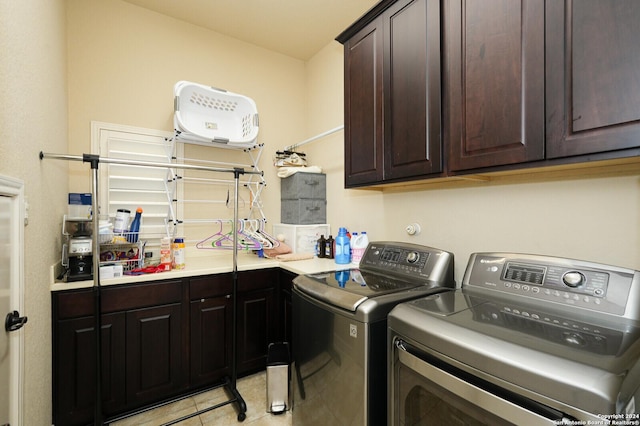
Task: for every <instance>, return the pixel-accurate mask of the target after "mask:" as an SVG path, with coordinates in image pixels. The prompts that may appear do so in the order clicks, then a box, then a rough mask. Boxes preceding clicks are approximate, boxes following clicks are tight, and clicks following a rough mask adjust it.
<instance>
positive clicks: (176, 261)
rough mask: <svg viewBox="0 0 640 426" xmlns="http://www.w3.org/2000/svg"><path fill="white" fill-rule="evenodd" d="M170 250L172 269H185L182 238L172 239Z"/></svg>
mask: <svg viewBox="0 0 640 426" xmlns="http://www.w3.org/2000/svg"><path fill="white" fill-rule="evenodd" d="M172 249H173V263H172V266H173V269H184V267H185V257H184V251H185V245H184V238H174V240H173V244H172Z"/></svg>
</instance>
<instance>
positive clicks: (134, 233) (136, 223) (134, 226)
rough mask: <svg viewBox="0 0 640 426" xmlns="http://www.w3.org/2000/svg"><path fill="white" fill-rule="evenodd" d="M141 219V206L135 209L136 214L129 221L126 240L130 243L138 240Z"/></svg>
mask: <svg viewBox="0 0 640 426" xmlns="http://www.w3.org/2000/svg"><path fill="white" fill-rule="evenodd" d="M141 221H142V207H138V208H137V209H136V216H135V217H134V218H133V220H132V221H131V226H130V227H129V233H128V234H127V241H128V242H130V243H137V242H138V233H139V232H140V222H141Z"/></svg>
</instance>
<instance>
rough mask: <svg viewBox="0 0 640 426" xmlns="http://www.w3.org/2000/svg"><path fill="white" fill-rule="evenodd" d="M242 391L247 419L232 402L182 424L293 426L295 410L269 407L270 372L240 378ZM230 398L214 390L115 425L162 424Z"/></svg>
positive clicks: (148, 425)
mask: <svg viewBox="0 0 640 426" xmlns="http://www.w3.org/2000/svg"><path fill="white" fill-rule="evenodd" d="M237 387H238V391H239V392H240V395H241V396H242V398H243V399H244V401H245V403H246V404H247V413H246V414H247V418H246V419H245V420H244V422H238V412H237V411H236V406H235V404H228V405H225V406H223V407H220V408H216V409H215V410H211V411H208V412H206V413H203V414H200V415H198V416H195V417H192V418H190V419H188V420H185V421H183V422H180V423H179V425H180V426H214V425H215V426H226V425H239V426H240V425H241V426H245V425H246V426H290V425H291V411H286V412H285V413H283V414H279V415H274V414H271V413H267V410H266V397H267V390H266V389H267V386H266V374H265V373H264V372H262V373H258V374H254V375H252V376H247V377H243V378H242V379H238V382H237ZM228 400H229V397H228V396H227V394H226V392H225V391H224V389H223V388H218V389H214V390H212V391H209V392H205V393H202V394H199V395H195V396H193V397H190V398H186V399H183V400H181V401H178V402H174V403H173V404H169V405H166V406H164V407H160V408H156V409H155V410H151V411H147V412H145V413H142V414H138V415H136V416H132V417H129V418H126V419H123V420H120V421H118V422H114V423H111V426H134V425H135V426H159V425H162V424H164V423H167V422H170V421H172V420H176V419H178V418H180V417H183V416H186V415H188V414H190V413H194V412H196V411H198V410H202V409H205V408H207V407H211V406H213V405H215V404H218V403H220V402H223V401H228Z"/></svg>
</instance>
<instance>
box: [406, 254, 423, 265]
mask: <svg viewBox="0 0 640 426" xmlns="http://www.w3.org/2000/svg"><path fill="white" fill-rule="evenodd" d="M418 259H420V254H419V253H418V252H415V251H411V252H409V253H407V262H409V263H416V262H417V261H418Z"/></svg>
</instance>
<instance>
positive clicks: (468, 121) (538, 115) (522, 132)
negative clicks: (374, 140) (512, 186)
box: [443, 0, 545, 171]
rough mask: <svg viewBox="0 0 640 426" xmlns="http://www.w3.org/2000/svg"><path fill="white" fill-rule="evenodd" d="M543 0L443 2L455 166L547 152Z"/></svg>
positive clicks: (448, 133)
mask: <svg viewBox="0 0 640 426" xmlns="http://www.w3.org/2000/svg"><path fill="white" fill-rule="evenodd" d="M544 12H545V8H544V3H543V2H541V1H539V0H522V1H513V0H489V1H487V0H452V1H447V2H444V9H443V22H444V29H443V33H444V65H445V71H444V98H443V104H444V123H445V140H446V141H447V143H448V145H449V160H448V164H449V169H450V170H452V171H458V170H466V169H475V168H480V167H492V166H497V165H506V164H515V163H522V162H528V161H533V160H541V159H543V158H544V42H545V41H544V25H545V23H544Z"/></svg>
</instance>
